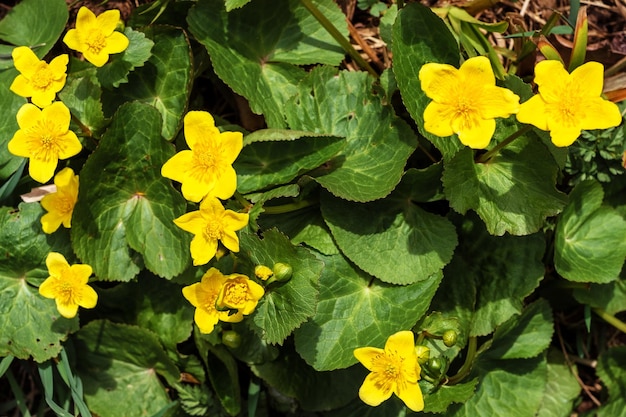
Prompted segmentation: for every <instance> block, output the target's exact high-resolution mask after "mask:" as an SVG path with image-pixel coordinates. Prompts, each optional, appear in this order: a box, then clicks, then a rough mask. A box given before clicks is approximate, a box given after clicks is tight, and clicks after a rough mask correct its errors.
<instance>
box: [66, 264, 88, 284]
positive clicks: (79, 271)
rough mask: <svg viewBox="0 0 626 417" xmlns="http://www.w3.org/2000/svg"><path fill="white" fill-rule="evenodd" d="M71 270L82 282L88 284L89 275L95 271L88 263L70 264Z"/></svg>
mask: <svg viewBox="0 0 626 417" xmlns="http://www.w3.org/2000/svg"><path fill="white" fill-rule="evenodd" d="M70 270H71V272H72V273H73V274H74V277H76V279H77V281H78V282H79V283H81V284H87V281H89V277H90V276H91V274H92V273H93V269H91V266H89V265H87V264H74V265H72V266H70Z"/></svg>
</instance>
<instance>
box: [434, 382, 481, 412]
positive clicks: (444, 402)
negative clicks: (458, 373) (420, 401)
mask: <svg viewBox="0 0 626 417" xmlns="http://www.w3.org/2000/svg"><path fill="white" fill-rule="evenodd" d="M477 384H478V378H474V379H472V380H471V381H468V382H465V383H463V384H456V385H441V386H440V387H438V388H437V389H436V390H435V391H433V392H430V393H428V395H425V396H424V412H425V413H443V412H444V411H446V410H447V409H448V407H449V406H450V404H452V403H463V402H465V401H467V400H468V399H469V398H470V397H471V396H472V395H474V391H475V390H476V385H477Z"/></svg>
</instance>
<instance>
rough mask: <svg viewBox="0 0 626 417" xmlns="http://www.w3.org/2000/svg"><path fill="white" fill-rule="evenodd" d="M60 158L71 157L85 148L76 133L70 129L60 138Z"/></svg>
mask: <svg viewBox="0 0 626 417" xmlns="http://www.w3.org/2000/svg"><path fill="white" fill-rule="evenodd" d="M59 141H60V147H59V159H67V158H71V157H72V156H74V155H78V154H79V153H80V151H81V150H82V149H83V145H81V143H80V141H79V140H78V137H77V136H76V133H74V132H72V131H71V130H68V131H67V133H65V134H64V135H63V136H61V137H60V138H59Z"/></svg>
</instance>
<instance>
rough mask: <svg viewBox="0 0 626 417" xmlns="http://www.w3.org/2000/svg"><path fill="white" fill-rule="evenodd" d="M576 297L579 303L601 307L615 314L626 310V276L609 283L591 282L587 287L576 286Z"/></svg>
mask: <svg viewBox="0 0 626 417" xmlns="http://www.w3.org/2000/svg"><path fill="white" fill-rule="evenodd" d="M574 298H576V300H577V301H578V302H579V303H583V304H588V305H590V306H591V307H595V308H600V309H602V310H604V311H606V312H607V313H608V314H612V315H615V314H617V313H621V312H622V311H626V278H622V279H619V280H617V281H613V282H610V283H608V284H591V285H589V286H588V287H587V288H576V289H575V290H574Z"/></svg>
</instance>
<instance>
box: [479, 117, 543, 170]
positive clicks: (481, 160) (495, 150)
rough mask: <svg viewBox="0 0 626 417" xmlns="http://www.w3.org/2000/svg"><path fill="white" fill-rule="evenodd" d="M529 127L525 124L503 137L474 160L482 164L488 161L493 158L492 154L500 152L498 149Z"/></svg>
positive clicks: (528, 129)
mask: <svg viewBox="0 0 626 417" xmlns="http://www.w3.org/2000/svg"><path fill="white" fill-rule="evenodd" d="M530 129H532V126H531V125H526V126H524V127H523V128H521V129H519V130H518V131H517V132H515V133H513V134H512V135H511V136H509V137H508V138H506V139H504V140H503V141H502V142H500V143H498V144H497V145H496V146H494V147H493V149H490V150H488V151H487V152H485V153H484V154H482V155H481V156H480V158H478V160H477V161H476V162H478V163H479V164H484V163H485V162H489V160H490V159H491V158H493V157H494V156H496V155H497V154H498V152H500V149H502V148H504V147H505V146H507V145H508V144H509V143H511V142H513V141H514V140H515V139H517V138H519V137H520V136H522V135H524V134H525V133H527V132H529V131H530Z"/></svg>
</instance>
